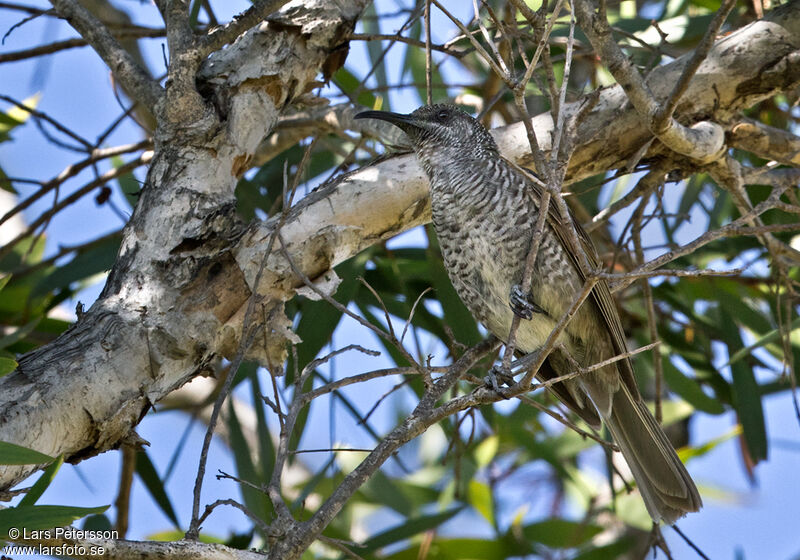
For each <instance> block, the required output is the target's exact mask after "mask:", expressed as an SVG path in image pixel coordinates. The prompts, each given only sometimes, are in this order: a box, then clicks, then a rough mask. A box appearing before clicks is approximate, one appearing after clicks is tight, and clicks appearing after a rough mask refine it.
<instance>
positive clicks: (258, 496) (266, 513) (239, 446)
mask: <svg viewBox="0 0 800 560" xmlns="http://www.w3.org/2000/svg"><path fill="white" fill-rule="evenodd" d="M228 433H229V437H230V444H231V450H232V451H233V459H234V462H235V463H236V476H238V477H239V478H240V479H242V480H245V481H247V482H250V483H251V484H254V485H255V486H259V485H260V484H261V483H262V482H267V481H266V480H264V479H263V477H262V476H261V474H260V473H259V472H258V470H257V469H256V466H255V464H254V463H253V457H252V455H251V454H250V447H249V446H248V444H247V440H246V439H245V437H244V432H242V426H241V424H239V419H238V417H237V416H236V410H235V408H234V406H233V399H230V400H229V401H228ZM239 490H240V491H241V493H242V499H243V500H244V504H245V505H246V506H247V508H248V509H249V510H250V511H252V512H253V513H254V514H256V515H257V516H259V517H260V518H261V519H263V520H264V521H269V519H271V518H272V517H273V514H274V512H273V509H272V502H270V500H269V498H268V497H267V495H266V493H265V492H259V491H258V490H256V489H255V488H252V487H251V486H249V485H247V484H239Z"/></svg>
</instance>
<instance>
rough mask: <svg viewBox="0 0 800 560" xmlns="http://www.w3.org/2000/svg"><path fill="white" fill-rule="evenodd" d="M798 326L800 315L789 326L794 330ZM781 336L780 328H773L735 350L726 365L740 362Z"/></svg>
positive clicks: (799, 325)
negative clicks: (751, 342) (747, 344)
mask: <svg viewBox="0 0 800 560" xmlns="http://www.w3.org/2000/svg"><path fill="white" fill-rule="evenodd" d="M798 328H800V317H797V318H795V320H794V321H792V324H791V325H790V326H789V330H790V331H793V330H795V329H798ZM781 336H782V333H781V331H780V329H773V330H771V331H769V332H768V333H766V334H765V335H763V336H762V337H761V338H759V339H758V340H756V341H755V342H754V343H753V344H751V345H749V346H746V347H744V348H741V349H739V350H737V351H736V352H734V353H733V355H732V356H730V357H729V358H728V362H727V363H726V364H725V365H726V366H729V365H731V364H732V363H734V362H738V361H739V360H741V359H742V358H744V357H745V356H749V355H750V354H751V353H752V352H753V350H755V349H756V348H761V347H762V346H766V345H767V344H771V343H773V342H775V341H777V340H780V338H781ZM723 367H724V366H723Z"/></svg>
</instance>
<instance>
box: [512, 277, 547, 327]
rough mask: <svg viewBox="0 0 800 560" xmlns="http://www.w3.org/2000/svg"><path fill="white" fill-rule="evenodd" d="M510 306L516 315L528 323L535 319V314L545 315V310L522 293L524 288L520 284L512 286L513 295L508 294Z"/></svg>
mask: <svg viewBox="0 0 800 560" xmlns="http://www.w3.org/2000/svg"><path fill="white" fill-rule="evenodd" d="M508 305H509V307H511V311H513V312H514V315H516V316H517V317H519V318H520V319H525V320H528V321H530V320H531V319H532V318H533V314H534V313H544V309H542V308H541V307H539V306H538V305H536V304H535V303H533V302H532V301H531V300H530V299H528V296H527V294H525V292H523V291H522V287H520V285H519V284H514V285H513V286H511V293H510V294H508Z"/></svg>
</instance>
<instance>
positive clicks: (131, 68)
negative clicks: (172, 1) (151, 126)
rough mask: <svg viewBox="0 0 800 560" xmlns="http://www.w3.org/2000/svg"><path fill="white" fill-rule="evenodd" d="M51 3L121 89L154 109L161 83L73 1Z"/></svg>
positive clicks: (105, 28) (59, 0)
mask: <svg viewBox="0 0 800 560" xmlns="http://www.w3.org/2000/svg"><path fill="white" fill-rule="evenodd" d="M51 4H53V7H54V8H55V9H56V10H58V13H59V15H60V16H61V17H63V18H64V19H66V20H67V21H68V22H69V24H70V25H71V26H72V27H74V28H75V30H76V31H77V32H78V33H80V34H81V37H83V38H84V39H85V40H86V41H87V42H88V43H89V44H90V45H92V48H94V50H95V51H97V54H99V55H100V58H102V59H103V61H104V62H105V63H106V64H107V65H108V67H109V68H110V69H111V71H112V72H113V73H114V76H115V77H116V79H117V80H118V81H119V82H120V84H122V86H123V87H124V88H125V91H127V92H129V93H130V94H131V96H133V98H134V99H135V100H136V101H138V102H139V103H141V104H142V105H144V106H145V107H147V109H148V110H150V111H151V112H152V111H154V110H155V106H156V103H158V100H159V99H161V96H162V94H163V90H162V89H161V86H159V85H158V82H156V81H155V80H154V79H153V78H152V77H151V76H150V75H149V74H148V73H147V71H145V69H144V68H142V67H141V66H140V65H139V64H138V63H137V62H136V60H134V58H133V57H132V56H131V55H130V54H129V53H128V52H127V51H126V50H125V49H123V48H122V47H121V46H120V44H119V43H117V40H116V39H114V37H113V36H112V35H111V33H110V32H109V30H108V28H107V27H106V26H105V25H103V23H102V22H101V21H100V20H99V19H97V18H96V17H94V16H93V15H92V14H91V12H89V10H87V9H86V8H84V7H83V6H81V4H80V3H79V2H78V1H77V0H52V1H51Z"/></svg>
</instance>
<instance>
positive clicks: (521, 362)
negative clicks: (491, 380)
mask: <svg viewBox="0 0 800 560" xmlns="http://www.w3.org/2000/svg"><path fill="white" fill-rule="evenodd" d="M540 353H541V350H535V351H533V352H528V353H527V354H525V355H524V356H522V357H521V358H519V359H517V360H514V361H513V362H511V372H510V373H511V374H512V375H513V374H515V373H522V372H524V371H526V370H527V369H528V368H529V367H531V365H533V364H534V363H536V361H537V360H538V359H539V354H540Z"/></svg>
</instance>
